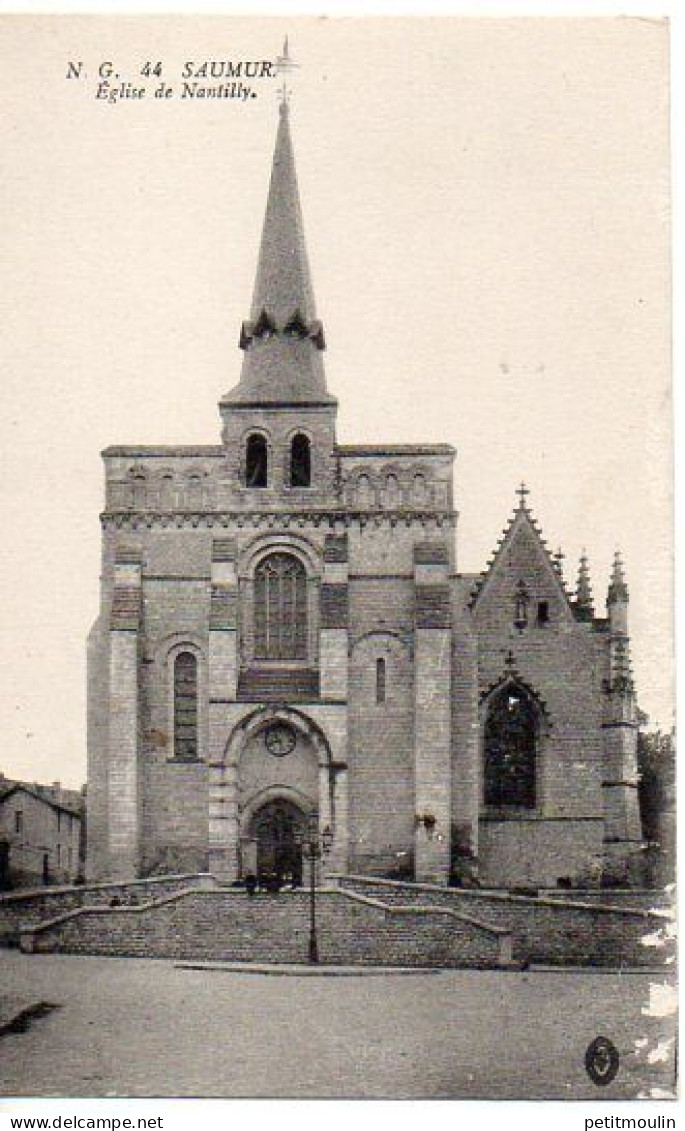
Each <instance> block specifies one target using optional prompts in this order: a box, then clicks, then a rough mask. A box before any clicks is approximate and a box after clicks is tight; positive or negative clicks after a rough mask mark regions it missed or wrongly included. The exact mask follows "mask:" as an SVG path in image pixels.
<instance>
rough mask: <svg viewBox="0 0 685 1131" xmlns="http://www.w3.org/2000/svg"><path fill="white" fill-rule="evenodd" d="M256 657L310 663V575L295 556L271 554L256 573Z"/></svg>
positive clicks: (258, 567) (260, 564)
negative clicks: (308, 611)
mask: <svg viewBox="0 0 685 1131" xmlns="http://www.w3.org/2000/svg"><path fill="white" fill-rule="evenodd" d="M254 630H255V632H254V638H255V656H256V658H257V659H260V660H306V658H307V575H306V573H305V570H304V566H303V565H302V563H301V562H300V561H299V560H298V559H297V558H295V557H293V556H292V555H291V554H281V553H276V554H269V556H268V557H267V558H264V559H263V561H261V562H260V563H259V565H258V566H257V569H256V571H255V585H254Z"/></svg>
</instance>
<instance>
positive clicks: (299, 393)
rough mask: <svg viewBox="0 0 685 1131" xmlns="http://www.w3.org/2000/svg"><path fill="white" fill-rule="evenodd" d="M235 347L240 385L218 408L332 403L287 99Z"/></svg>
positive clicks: (281, 111) (285, 96)
mask: <svg viewBox="0 0 685 1131" xmlns="http://www.w3.org/2000/svg"><path fill="white" fill-rule="evenodd" d="M288 62H289V63H290V60H289V58H288ZM240 347H241V349H243V350H244V351H245V358H244V361H243V368H242V374H241V378H240V384H239V385H237V386H236V387H235V389H232V390H231V392H230V393H228V394H227V395H226V396H225V397H224V398H223V401H222V403H223V404H232V403H233V404H235V403H237V404H246V403H252V404H271V405H273V404H284V405H287V404H333V403H335V401H334V398H332V397H330V396H329V395H328V392H327V389H326V379H325V376H324V368H323V361H322V357H321V352H322V350H323V349H324V348H325V342H324V336H323V327H322V325H321V322H320V321H319V320H318V319H317V317H316V307H315V303H314V290H313V287H312V281H311V275H310V272H309V262H308V259H307V250H306V246H305V239H304V225H303V222H302V211H301V208H300V196H299V191H298V187H297V175H296V172H295V156H294V153H293V145H292V139H291V136H290V108H289V105H288V99H287V92H284V93H283V97H282V100H281V104H280V106H279V123H278V132H277V135H276V146H275V149H274V156H273V164H272V169H271V182H270V184H269V194H268V198H267V205H266V215H265V217H264V227H263V229H262V240H261V245H260V249H259V259H258V262H257V274H256V278H255V285H254V291H253V295H252V307H251V310H250V318H249V321H247V322H244V323H243V326H242V330H241V335H240Z"/></svg>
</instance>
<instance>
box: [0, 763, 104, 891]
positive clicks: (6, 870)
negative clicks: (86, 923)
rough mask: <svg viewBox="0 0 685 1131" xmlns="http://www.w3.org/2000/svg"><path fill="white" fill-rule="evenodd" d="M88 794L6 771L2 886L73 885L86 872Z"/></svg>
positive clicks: (0, 811) (0, 826) (0, 799)
mask: <svg viewBox="0 0 685 1131" xmlns="http://www.w3.org/2000/svg"><path fill="white" fill-rule="evenodd" d="M82 810H83V796H82V794H79V793H78V792H77V791H76V790H63V789H62V788H61V786H60V785H59V782H56V783H55V784H54V785H52V786H42V785H38V784H36V783H32V784H30V785H29V784H28V783H27V782H21V781H10V780H9V779H7V778H4V777H2V775H0V890H8V889H10V888H21V887H36V886H39V885H42V884H73V883H75V882H76V880H77V879H79V878H80V877H81V876H82V874H83V869H82V860H83V857H84V847H85V845H84V838H83V832H84V828H83V824H84V822H83V812H82Z"/></svg>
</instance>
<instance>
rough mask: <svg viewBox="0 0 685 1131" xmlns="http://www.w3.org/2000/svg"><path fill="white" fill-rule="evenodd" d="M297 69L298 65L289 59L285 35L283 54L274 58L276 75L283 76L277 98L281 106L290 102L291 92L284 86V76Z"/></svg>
mask: <svg viewBox="0 0 685 1131" xmlns="http://www.w3.org/2000/svg"><path fill="white" fill-rule="evenodd" d="M298 67H299V63H296V62H294V60H293V59H291V58H290V51H289V48H288V37H287V35H286V37H285V39H284V41H283V54H282V55H279V56H278V57H277V58H276V73H277V74H279V75H282V76H283V81H282V83H281V85H280V86H279V88H278V97H279V99H280V102H281V106H286V107H287V106H288V104H289V102H290V95H291V93H292V91H291V90H289V89H288V87H287V86H286V82H285V76H286V75H289V74H291V72H292V71H295V70H297V68H298Z"/></svg>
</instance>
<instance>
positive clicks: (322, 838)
mask: <svg viewBox="0 0 685 1131" xmlns="http://www.w3.org/2000/svg"><path fill="white" fill-rule="evenodd" d="M297 842H298V844H301V845H302V848H303V849H304V851H305V859H306V860H309V961H310V962H312V963H315V962H318V961H319V943H318V939H317V937H316V862H317V860H320V859H321V857H322V856H328V853H329V852H330V851H331V847H332V845H333V833H332V832H331V827H330V825H326V828H325V829H324V830H323V832H320V831H319V822H318V819H317V818H316V817H313V818H312V819H311V821H310V823H309V825H308V826H307V828H306V830H302V831H301V832H300V834H299V835H298V837H297Z"/></svg>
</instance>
